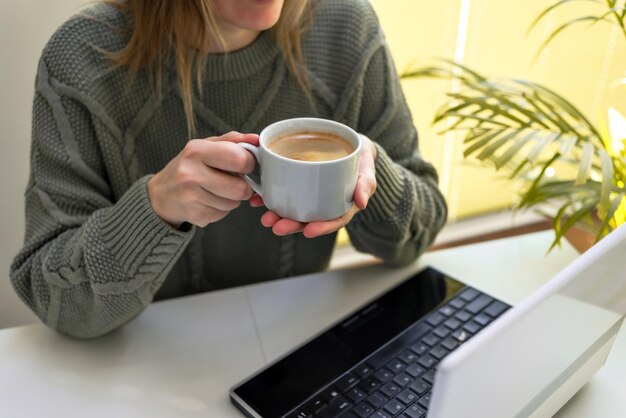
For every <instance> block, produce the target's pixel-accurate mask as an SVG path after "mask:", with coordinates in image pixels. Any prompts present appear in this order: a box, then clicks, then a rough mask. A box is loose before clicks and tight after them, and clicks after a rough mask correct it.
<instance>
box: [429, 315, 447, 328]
mask: <svg viewBox="0 0 626 418" xmlns="http://www.w3.org/2000/svg"><path fill="white" fill-rule="evenodd" d="M445 319H446V317H445V316H443V315H441V314H440V313H438V312H435V313H433V314H431V315H430V316H429V317H428V318H426V322H428V323H429V324H430V325H432V326H433V327H436V326H437V325H439V324H441V323H442V322H443V321H444V320H445Z"/></svg>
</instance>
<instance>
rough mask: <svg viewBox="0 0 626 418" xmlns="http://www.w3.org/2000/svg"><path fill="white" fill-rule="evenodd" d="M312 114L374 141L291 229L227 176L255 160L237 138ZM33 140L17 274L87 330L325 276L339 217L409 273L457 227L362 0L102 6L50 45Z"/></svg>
mask: <svg viewBox="0 0 626 418" xmlns="http://www.w3.org/2000/svg"><path fill="white" fill-rule="evenodd" d="M302 116H316V117H323V118H328V119H335V120H338V121H341V122H343V123H345V124H348V125H350V126H352V127H353V128H355V129H356V130H357V131H358V132H361V133H362V134H364V135H365V136H367V137H368V138H369V139H366V144H367V146H366V147H365V151H364V152H363V154H362V156H361V162H360V168H359V172H360V177H359V181H358V184H357V188H356V190H355V195H354V202H355V204H354V206H353V209H352V210H351V211H350V212H349V213H348V214H346V216H344V217H342V218H339V219H336V220H332V221H328V222H312V223H310V224H306V225H305V224H301V223H298V222H295V221H293V220H290V219H281V218H280V217H279V216H278V215H276V214H274V213H272V212H269V211H266V210H264V209H263V208H262V207H261V206H262V203H263V202H262V200H261V199H260V198H259V197H258V196H252V191H251V190H250V188H249V187H248V186H247V185H246V183H245V182H244V181H243V180H241V178H240V177H238V176H235V175H232V174H233V173H234V174H237V173H239V174H242V173H248V172H250V171H251V170H252V169H253V167H254V160H253V159H252V157H251V156H250V154H249V153H248V152H246V151H245V150H243V149H242V148H241V147H239V146H237V145H236V143H237V142H240V141H246V142H250V143H257V141H258V137H257V135H256V134H253V133H254V132H259V131H260V130H261V129H262V128H263V127H265V126H267V125H268V124H270V123H272V122H275V121H277V120H281V119H286V118H290V117H302ZM240 132H241V133H240ZM189 138H199V139H193V140H189ZM32 140H33V143H32V155H31V176H30V180H29V184H28V188H27V192H26V219H27V231H26V239H25V244H24V247H23V249H22V250H21V251H20V253H19V254H18V255H17V257H16V258H15V261H14V263H13V266H12V269H11V279H12V283H13V285H14V287H15V289H16V291H17V293H18V294H19V295H20V297H21V298H22V299H23V300H24V302H25V303H26V304H28V305H29V306H30V307H31V308H32V309H33V311H34V312H35V313H36V314H37V315H38V316H39V317H40V318H41V319H42V321H44V322H45V323H46V324H47V325H48V326H50V327H52V328H54V329H56V330H58V331H59V332H61V333H64V334H67V335H71V336H75V337H78V338H89V337H95V336H99V335H102V334H105V333H107V332H109V331H111V330H114V329H116V328H118V327H120V326H121V325H123V324H124V323H126V322H128V321H129V320H130V319H132V318H133V317H135V316H136V315H138V314H139V313H140V312H141V311H142V310H143V309H144V308H145V307H146V306H147V305H148V304H149V303H150V302H151V301H152V300H155V299H163V298H169V297H175V296H180V295H186V294H191V293H197V292H203V291H209V290H214V289H219V288H224V287H228V286H235V285H243V284H248V283H252V282H258V281H263V280H269V279H275V278H279V277H285V276H289V275H295V274H304V273H309V272H314V271H319V270H322V269H324V268H325V267H326V266H327V265H328V262H329V259H330V255H331V252H332V249H333V245H334V241H335V233H336V231H337V230H338V229H340V228H341V227H342V226H344V225H345V226H346V227H347V230H348V232H349V234H350V237H351V241H352V243H353V244H354V246H355V247H356V248H357V249H358V250H361V251H366V252H369V253H372V254H374V255H376V256H378V257H380V258H382V259H383V260H384V261H385V262H387V263H389V264H393V265H401V264H406V263H408V262H410V261H412V260H414V259H415V258H416V257H417V256H419V254H421V253H422V252H423V251H424V250H425V249H426V248H427V247H428V246H429V245H430V244H431V243H432V241H433V240H434V237H435V235H436V233H437V232H438V231H439V229H440V228H441V227H442V225H443V223H444V221H445V217H446V207H445V203H444V200H443V198H442V196H441V194H440V193H439V191H438V190H437V185H436V173H435V171H434V169H433V168H432V166H431V165H429V164H428V163H426V162H425V161H424V160H422V159H421V157H420V155H419V153H418V151H417V134H416V131H415V129H414V127H413V125H412V122H411V116H410V113H409V110H408V108H407V106H406V103H405V101H404V98H403V96H402V92H401V90H400V85H399V82H398V78H397V76H396V74H395V70H394V67H393V63H392V61H391V57H390V55H389V51H388V50H387V48H386V46H385V43H384V39H383V35H382V32H381V30H380V27H379V24H378V21H377V18H376V16H375V14H374V12H373V11H372V9H371V7H370V6H369V4H368V3H367V2H366V1H365V0H359V1H355V0H321V1H317V2H314V1H306V0H284V1H283V0H193V1H192V0H188V1H181V0H126V1H125V2H121V3H107V4H101V5H98V6H96V7H94V8H92V9H90V10H89V11H88V13H85V14H83V15H80V16H77V17H74V18H72V19H70V20H69V21H68V22H66V23H65V24H64V25H63V26H62V27H61V28H60V29H59V30H58V31H57V32H56V33H55V35H54V36H53V37H52V38H51V40H50V41H49V43H48V45H47V46H46V48H45V49H44V51H43V53H42V57H41V60H40V64H39V69H38V74H37V82H36V94H35V99H34V107H33V138H32ZM245 200H249V202H250V204H243V205H241V202H242V201H245Z"/></svg>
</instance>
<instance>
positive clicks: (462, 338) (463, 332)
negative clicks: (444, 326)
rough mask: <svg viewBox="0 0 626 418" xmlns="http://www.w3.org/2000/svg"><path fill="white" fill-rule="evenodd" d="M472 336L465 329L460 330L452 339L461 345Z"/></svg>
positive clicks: (454, 333) (453, 334)
mask: <svg viewBox="0 0 626 418" xmlns="http://www.w3.org/2000/svg"><path fill="white" fill-rule="evenodd" d="M471 336H472V335H471V334H470V333H469V332H467V331H466V330H464V329H458V330H456V331H454V332H453V333H452V337H453V338H454V339H456V340H457V341H458V342H460V343H464V342H465V341H467V340H469V338H470V337H471Z"/></svg>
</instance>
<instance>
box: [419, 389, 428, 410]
mask: <svg viewBox="0 0 626 418" xmlns="http://www.w3.org/2000/svg"><path fill="white" fill-rule="evenodd" d="M417 403H418V404H420V405H421V406H423V407H424V409H428V405H429V404H430V392H428V393H427V394H426V395H424V396H422V397H421V398H420V399H419V401H417Z"/></svg>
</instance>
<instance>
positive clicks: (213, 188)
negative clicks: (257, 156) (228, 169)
mask: <svg viewBox="0 0 626 418" xmlns="http://www.w3.org/2000/svg"><path fill="white" fill-rule="evenodd" d="M197 181H198V184H199V185H200V187H202V188H203V189H204V190H205V191H206V192H208V193H212V194H214V195H216V196H219V197H222V198H224V199H228V200H240V201H241V200H248V199H250V198H251V197H252V195H253V194H254V192H253V191H252V189H251V188H250V186H248V184H247V183H246V182H245V181H244V180H243V179H242V178H241V177H239V176H233V175H231V174H227V173H224V172H223V171H220V170H214V169H211V168H207V170H206V171H205V172H204V173H202V176H201V177H200V178H199V179H198V180H197Z"/></svg>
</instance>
